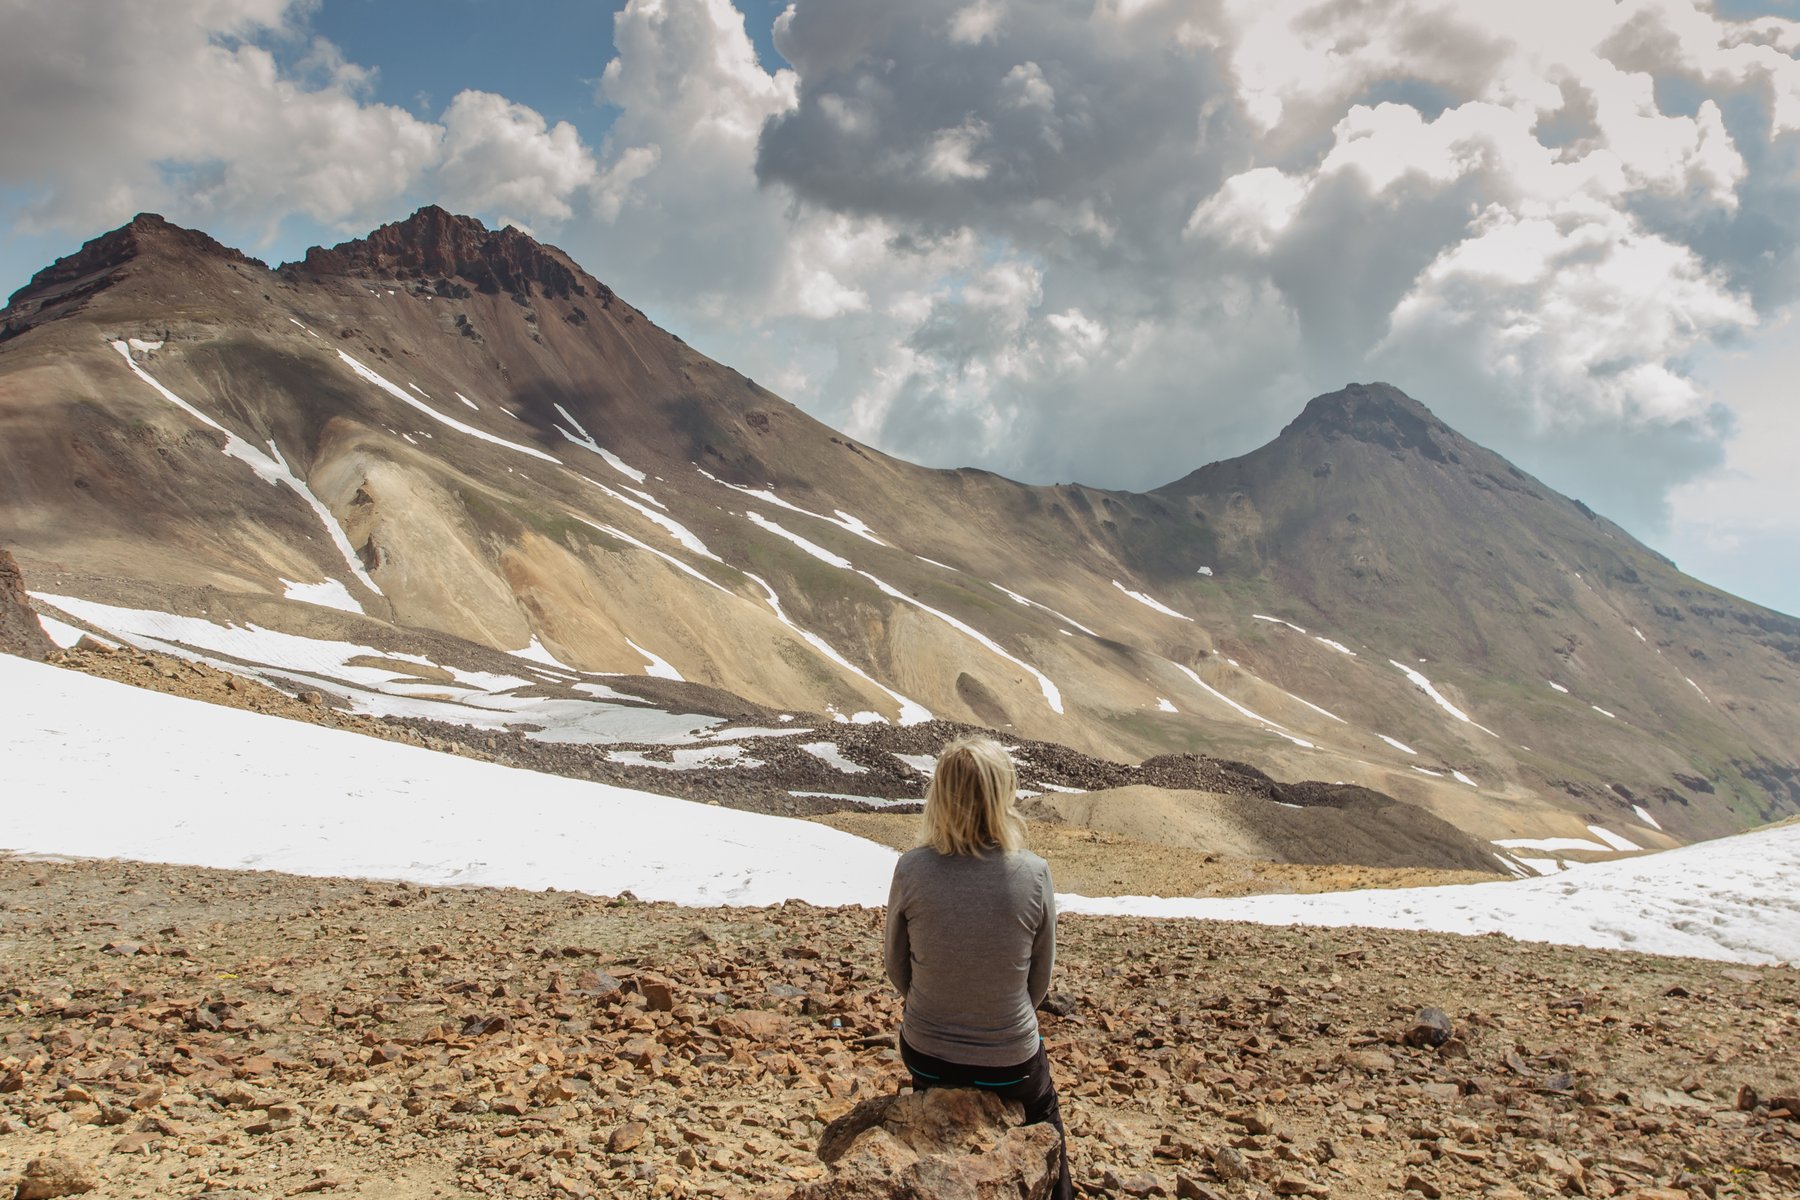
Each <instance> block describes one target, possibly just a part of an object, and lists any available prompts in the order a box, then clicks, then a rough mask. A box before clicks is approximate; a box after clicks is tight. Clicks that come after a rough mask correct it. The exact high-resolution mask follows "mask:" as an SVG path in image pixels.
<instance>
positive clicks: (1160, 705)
mask: <svg viewBox="0 0 1800 1200" xmlns="http://www.w3.org/2000/svg"><path fill="white" fill-rule="evenodd" d="M1156 708H1157V711H1159V712H1166V713H1172V712H1180V711H1181V710H1180V709H1178V708H1176V707H1175V706H1174V705H1173V704H1171V703H1169V702H1168V701H1167V700H1165V699H1164V698H1163V697H1161V696H1158V697H1157V698H1156Z"/></svg>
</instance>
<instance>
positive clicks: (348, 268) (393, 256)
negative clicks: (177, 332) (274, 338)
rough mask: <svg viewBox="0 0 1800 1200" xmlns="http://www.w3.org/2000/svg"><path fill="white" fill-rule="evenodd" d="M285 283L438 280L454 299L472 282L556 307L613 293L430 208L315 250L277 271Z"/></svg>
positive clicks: (534, 246) (532, 244)
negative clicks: (338, 278) (302, 279)
mask: <svg viewBox="0 0 1800 1200" xmlns="http://www.w3.org/2000/svg"><path fill="white" fill-rule="evenodd" d="M280 272H281V274H282V275H284V276H286V277H288V278H290V279H291V278H295V277H299V276H313V277H323V276H332V275H361V276H375V277H379V278H390V279H408V280H412V279H420V280H427V281H430V280H441V281H443V282H442V283H441V284H440V285H439V290H440V292H443V293H445V294H452V295H453V294H455V285H453V284H451V283H450V282H449V281H450V280H452V279H461V280H467V281H468V282H469V283H470V284H472V285H474V288H475V290H476V291H478V292H484V293H487V294H489V295H496V294H499V295H511V296H518V297H525V296H529V295H531V294H532V292H533V291H534V290H535V291H536V292H537V293H539V294H541V295H545V296H552V297H555V298H557V299H559V300H563V299H567V298H569V297H570V296H572V295H573V296H586V295H588V294H590V292H592V291H595V290H597V291H598V292H599V293H600V295H601V296H602V297H603V298H610V297H611V295H612V292H611V289H609V288H606V287H605V286H604V285H600V284H597V283H596V282H595V281H594V280H592V279H591V278H589V277H587V276H586V274H585V272H582V271H581V270H580V269H579V268H578V267H576V266H575V265H574V263H573V262H572V261H571V260H570V258H569V257H568V255H566V254H564V253H563V252H562V251H560V250H557V249H554V248H552V247H549V246H545V245H543V244H541V243H539V242H537V241H536V240H534V239H533V238H531V237H529V236H528V235H526V234H523V233H520V232H519V231H518V230H516V229H514V228H512V227H511V226H508V227H507V228H505V229H499V230H490V229H488V228H487V227H486V226H484V225H483V224H482V223H481V222H480V221H477V220H476V219H475V218H473V217H463V216H457V215H455V214H454V213H450V212H446V211H445V210H444V209H441V208H439V207H437V206H436V205H428V206H426V207H425V208H421V209H420V210H419V211H417V212H415V213H414V214H413V215H412V216H410V217H408V218H406V219H405V220H404V221H395V222H393V223H392V224H388V225H383V226H382V227H381V228H380V229H377V230H376V231H375V232H374V233H371V234H370V235H369V236H368V237H366V238H358V239H355V240H352V241H348V242H340V243H338V244H337V245H336V246H333V247H331V248H330V249H326V248H324V247H322V246H314V247H313V248H312V249H310V250H308V251H307V252H306V257H305V258H304V259H302V260H301V261H300V262H298V263H287V264H284V265H283V266H282V267H281V268H280Z"/></svg>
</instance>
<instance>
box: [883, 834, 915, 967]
mask: <svg viewBox="0 0 1800 1200" xmlns="http://www.w3.org/2000/svg"><path fill="white" fill-rule="evenodd" d="M901 891H902V889H901V886H900V868H899V867H898V866H896V867H895V868H894V882H893V883H892V884H890V885H889V886H888V902H887V932H886V934H885V935H884V936H883V938H882V957H883V959H884V960H885V965H886V967H887V977H888V978H889V979H890V980H892V981H893V984H894V987H895V988H897V989H899V992H900V994H901V995H902V996H905V995H906V989H907V988H908V987H909V986H911V984H912V938H911V936H910V935H909V934H908V931H907V928H906V906H905V904H904V903H903V901H902V897H901Z"/></svg>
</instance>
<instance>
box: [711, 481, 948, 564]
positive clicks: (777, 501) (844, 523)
mask: <svg viewBox="0 0 1800 1200" xmlns="http://www.w3.org/2000/svg"><path fill="white" fill-rule="evenodd" d="M694 470H696V471H699V472H700V473H701V474H702V475H704V476H706V477H707V478H708V479H710V480H712V481H713V482H714V483H716V484H718V485H719V486H721V487H728V488H730V489H731V490H732V491H734V492H738V493H740V494H742V495H745V496H750V497H752V498H753V499H757V500H761V501H762V502H763V503H764V504H773V505H774V506H775V507H777V508H785V509H787V510H788V511H789V512H797V513H799V514H800V515H801V516H804V517H811V518H812V519H813V520H815V521H824V522H825V523H826V524H828V525H836V526H837V527H838V528H839V529H842V530H844V531H845V532H846V533H854V534H855V535H856V536H857V537H859V538H862V539H863V540H864V541H866V542H874V543H875V544H876V545H877V546H885V545H887V543H886V542H884V541H882V540H881V539H880V538H878V537H876V536H875V534H874V533H873V532H871V531H870V529H869V526H868V524H867V523H866V522H864V521H862V520H859V519H858V518H856V517H853V516H851V515H850V514H849V513H847V512H845V511H844V510H843V509H841V508H840V509H835V510H834V511H835V512H836V514H837V515H836V516H831V517H828V516H826V515H825V514H824V513H817V512H814V511H813V510H812V509H810V508H801V507H800V506H799V505H798V504H793V503H790V502H789V501H787V500H784V499H782V498H781V497H780V496H777V495H776V494H775V485H774V484H770V485H769V486H768V487H766V488H748V487H743V486H742V485H740V484H735V483H727V482H725V481H724V480H723V479H720V478H719V477H718V476H717V475H714V474H713V473H712V472H710V471H707V470H705V469H704V468H702V467H700V466H695V467H694ZM914 557H917V556H916V555H915V556H914ZM924 561H926V562H930V561H931V560H930V559H925V560H924ZM933 565H934V566H939V567H942V566H944V564H943V563H935V564H933ZM944 569H945V570H948V571H954V570H955V569H956V568H955V567H945V568H944Z"/></svg>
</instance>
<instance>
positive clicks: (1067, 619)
mask: <svg viewBox="0 0 1800 1200" xmlns="http://www.w3.org/2000/svg"><path fill="white" fill-rule="evenodd" d="M926 561H927V562H929V561H930V560H929V559H927V560H926ZM951 569H952V570H955V568H954V567H952V568H951ZM988 586H989V587H991V588H995V589H997V590H998V591H1001V592H1004V593H1006V595H1007V596H1009V597H1011V598H1012V601H1013V603H1014V604H1023V605H1025V606H1027V607H1029V608H1041V609H1043V610H1044V611H1045V612H1047V613H1049V614H1050V615H1051V616H1053V617H1055V618H1056V619H1057V620H1059V621H1061V622H1062V623H1063V624H1065V625H1073V626H1074V627H1075V628H1077V629H1079V630H1081V632H1083V633H1085V634H1087V635H1088V636H1089V637H1099V636H1100V635H1099V634H1097V633H1095V632H1094V631H1093V630H1091V629H1089V628H1088V627H1087V626H1086V625H1083V624H1082V623H1081V622H1080V621H1077V620H1076V619H1075V618H1074V617H1071V616H1067V615H1065V614H1063V613H1059V612H1057V611H1056V610H1055V609H1054V608H1051V607H1050V606H1049V605H1048V604H1039V603H1038V602H1037V601H1036V600H1033V599H1032V598H1031V597H1029V596H1021V595H1019V593H1017V592H1015V591H1013V590H1012V589H1011V588H1003V587H1001V586H1000V585H999V584H997V583H993V582H991V581H990V582H989V583H988Z"/></svg>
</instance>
